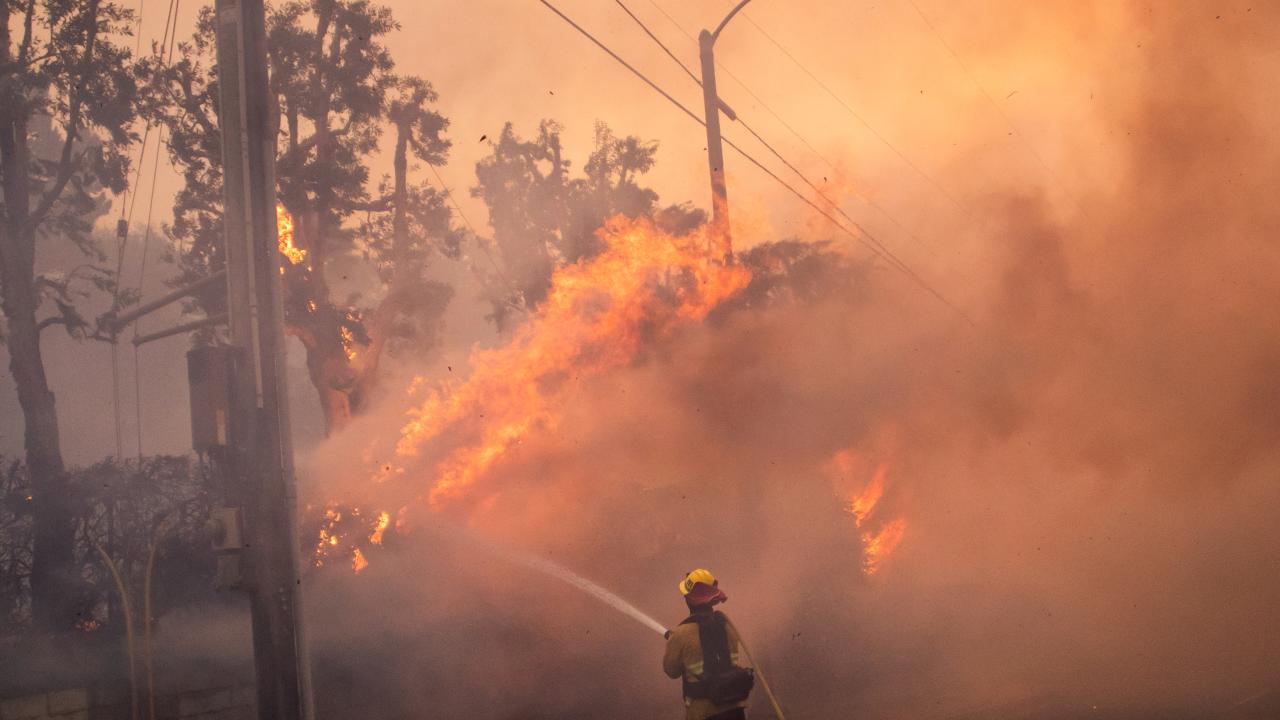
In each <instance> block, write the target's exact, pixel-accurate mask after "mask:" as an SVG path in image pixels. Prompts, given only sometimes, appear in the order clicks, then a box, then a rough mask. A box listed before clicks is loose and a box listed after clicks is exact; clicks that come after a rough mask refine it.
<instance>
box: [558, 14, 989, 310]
mask: <svg viewBox="0 0 1280 720" xmlns="http://www.w3.org/2000/svg"><path fill="white" fill-rule="evenodd" d="M538 1H539V2H541V3H542V4H543V5H545V6H546V7H547V9H549V10H551V12H553V13H555V14H556V15H557V16H559V17H560V19H561V20H564V21H565V22H566V23H568V24H569V26H570V27H572V28H573V29H575V30H577V31H578V32H579V33H581V34H582V35H583V36H584V37H586V38H587V39H588V40H590V41H591V42H592V43H594V44H595V45H596V47H599V48H600V49H601V50H603V51H604V52H605V53H607V54H608V55H609V57H611V58H613V59H614V60H616V61H617V62H618V63H619V64H620V65H622V66H623V67H625V68H627V69H628V70H630V71H631V73H632V74H634V75H635V76H636V77H638V78H640V79H641V80H643V81H644V82H645V84H647V85H648V86H649V87H651V88H653V90H654V91H655V92H657V93H658V94H660V95H662V96H663V97H664V98H666V99H667V101H668V102H670V103H671V104H673V105H675V106H676V107H677V108H679V109H680V110H681V111H682V112H684V114H685V115H688V116H689V117H690V118H692V119H693V120H694V122H696V123H698V124H699V125H703V126H705V125H706V123H705V121H703V119H702V118H700V117H698V116H697V115H696V114H695V113H694V112H693V111H692V110H690V109H689V108H688V107H685V105H683V104H682V103H681V102H680V101H679V100H676V99H675V98H674V97H672V96H671V94H670V93H668V92H667V91H665V90H663V89H662V88H661V87H659V86H658V85H657V83H655V82H653V81H652V80H650V79H649V78H648V77H647V76H646V75H645V74H644V73H642V72H640V71H639V70H637V69H636V68H635V67H633V66H632V65H631V64H630V63H628V62H627V61H626V60H623V59H622V58H621V57H620V56H619V55H618V54H617V53H615V52H614V51H613V50H611V49H609V47H608V46H606V45H605V44H604V43H602V42H600V41H599V40H597V39H596V37H595V36H594V35H592V34H591V33H589V32H587V31H586V30H585V29H584V28H583V27H582V26H581V25H578V24H577V23H576V22H574V21H573V20H572V19H570V18H569V17H568V16H567V15H565V14H564V13H562V12H560V10H559V9H557V8H556V7H555V6H554V5H552V4H551V3H550V2H548V1H547V0H538ZM723 140H724V143H725V144H726V145H728V146H729V147H731V148H733V149H734V150H735V151H737V153H738V154H739V155H741V156H742V157H743V158H745V159H746V160H747V161H748V162H750V163H751V164H752V165H755V166H756V167H757V168H759V169H760V171H761V172H763V173H765V174H766V175H768V176H769V177H770V178H772V179H773V180H774V181H775V182H777V183H778V184H779V185H781V186H782V187H783V188H785V189H786V190H788V191H789V192H791V194H793V195H795V196H796V197H797V198H799V199H800V201H801V202H803V203H804V204H806V205H808V206H809V207H811V208H813V210H814V211H816V212H817V213H818V214H819V215H821V216H823V217H824V218H826V219H827V220H828V221H829V222H830V223H831V224H832V225H835V226H836V227H837V228H839V229H840V230H841V231H842V232H844V233H845V234H847V235H848V236H849V237H851V238H853V239H854V240H856V241H858V242H859V243H862V245H863V246H864V247H866V248H867V249H868V250H870V251H871V252H872V254H874V255H876V256H877V257H879V258H881V259H883V260H886V261H888V262H890V264H891V265H893V266H894V267H895V269H899V270H900V271H902V272H903V273H904V274H906V275H907V276H908V277H909V278H911V279H912V280H913V281H914V282H915V283H916V284H917V285H918V286H920V288H921V289H923V290H924V291H925V292H927V293H929V294H930V295H933V296H934V298H936V299H937V300H938V301H939V302H941V303H942V304H943V305H946V306H947V307H948V308H950V309H951V310H952V311H954V312H955V313H956V314H957V315H959V316H960V317H961V318H963V319H964V320H965V322H968V323H969V324H973V321H972V320H970V319H969V316H968V315H966V314H965V313H964V311H962V310H961V309H960V308H958V307H956V305H954V304H953V303H952V302H951V301H950V300H947V299H946V298H945V297H944V296H943V295H942V294H941V293H939V292H938V291H937V290H935V289H934V288H933V287H932V286H930V285H929V284H928V283H927V282H925V280H924V279H923V278H921V277H920V276H919V275H918V274H916V273H915V272H914V271H912V270H911V269H910V268H909V267H906V266H905V264H903V266H902V267H898V264H901V261H900V260H897V259H896V258H893V260H894V261H896V263H895V262H893V261H890V259H889V257H887V256H886V255H885V254H883V253H882V252H881V251H880V250H879V249H878V248H877V247H876V245H879V244H880V242H879V240H876V239H875V237H874V236H873V235H872V234H871V233H869V232H868V231H867V230H866V228H863V227H862V226H861V225H857V224H856V223H855V225H854V227H856V228H857V229H858V231H859V232H860V233H861V234H859V233H855V232H854V231H852V230H850V229H849V228H847V227H845V225H844V224H843V223H841V222H840V221H839V220H837V219H835V217H833V216H832V215H831V214H830V213H828V212H827V211H826V210H824V209H822V207H820V206H819V205H817V204H816V203H814V202H813V201H812V200H810V199H809V198H807V197H805V196H804V194H803V193H801V192H800V191H799V190H797V189H795V188H794V187H793V186H792V185H791V184H790V183H788V182H787V181H785V180H783V179H782V178H781V177H779V176H778V175H777V173H775V172H773V171H772V170H770V169H769V168H768V167H766V166H765V165H764V164H763V163H761V162H760V161H759V160H757V159H755V157H753V156H752V155H751V154H750V153H748V152H747V151H746V150H743V149H742V148H741V147H740V146H738V144H737V143H735V142H733V141H732V140H730V139H729V138H723ZM869 239H870V240H869Z"/></svg>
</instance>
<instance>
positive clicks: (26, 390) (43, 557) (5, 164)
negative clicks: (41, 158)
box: [0, 112, 75, 632]
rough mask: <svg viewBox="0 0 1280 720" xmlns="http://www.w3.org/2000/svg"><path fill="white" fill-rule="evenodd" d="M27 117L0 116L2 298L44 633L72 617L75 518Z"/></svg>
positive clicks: (34, 595) (38, 619)
mask: <svg viewBox="0 0 1280 720" xmlns="http://www.w3.org/2000/svg"><path fill="white" fill-rule="evenodd" d="M28 163H29V155H28V147H27V133H26V121H25V119H24V118H20V117H14V116H13V115H12V114H11V112H5V113H4V114H3V115H0V173H2V176H3V177H2V183H3V192H4V207H5V217H4V226H3V235H4V236H3V237H2V238H0V301H2V302H3V309H4V314H5V317H6V318H7V319H8V323H9V339H8V351H9V370H10V372H12V373H13V381H14V384H15V385H16V386H17V389H18V404H19V405H20V406H21V407H22V415H23V421H24V426H23V430H24V433H25V448H26V460H27V473H28V476H29V478H30V483H31V494H32V501H33V511H34V524H35V545H34V548H33V551H32V552H33V555H32V563H31V607H32V613H33V616H34V617H33V619H34V620H35V623H36V626H37V627H38V628H40V629H42V630H44V631H47V632H58V631H62V630H67V629H69V628H71V626H72V625H73V623H74V622H75V597H74V592H73V590H74V587H75V578H74V576H73V573H72V564H73V560H74V541H75V520H74V516H73V513H72V512H71V510H72V507H71V505H72V503H71V497H70V488H69V485H68V482H67V476H66V472H65V469H64V467H63V464H62V448H61V442H60V440H59V436H58V413H57V409H56V407H55V405H54V398H53V393H52V392H50V390H49V382H48V379H47V378H46V377H45V372H44V359H43V358H42V357H41V355H40V329H39V327H38V326H37V323H36V305H37V304H38V299H37V294H36V285H35V240H36V238H35V230H34V228H31V227H28V226H27V225H28V223H27V221H28V213H29V211H30V193H29V188H28V186H27V182H28V175H27V168H28Z"/></svg>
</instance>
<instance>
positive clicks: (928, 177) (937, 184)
mask: <svg viewBox="0 0 1280 720" xmlns="http://www.w3.org/2000/svg"><path fill="white" fill-rule="evenodd" d="M742 17H743V18H745V19H746V21H747V22H749V23H751V26H752V27H754V28H755V29H756V31H757V32H759V33H760V34H761V35H763V36H764V37H765V39H767V40H768V41H769V42H771V43H773V44H774V46H775V47H777V48H778V49H779V50H780V51H782V54H783V55H786V56H787V59H788V60H790V61H791V62H792V63H794V64H795V66H796V67H798V68H800V70H801V71H802V72H804V74H805V75H808V76H809V79H810V80H813V81H814V82H815V83H817V85H818V87H820V88H822V90H823V91H824V92H826V93H827V95H830V96H831V99H833V100H835V101H836V102H837V103H839V104H840V107H842V108H844V109H845V111H846V112H848V113H849V115H850V116H852V117H853V119H854V120H857V121H858V122H859V123H861V124H862V126H863V127H865V128H866V129H867V130H868V131H869V132H870V133H871V134H872V135H874V136H875V138H876V139H877V140H879V141H880V142H881V143H882V144H883V145H884V146H885V147H887V148H889V150H891V151H892V152H893V154H894V155H897V156H898V159H900V160H902V162H903V163H905V164H906V165H907V167H909V168H911V169H912V170H913V171H914V172H915V173H916V174H917V175H919V176H920V177H921V178H923V179H924V180H925V181H926V182H928V183H929V184H930V185H932V186H933V188H934V189H935V190H937V191H938V192H939V193H941V194H942V195H943V196H944V197H946V198H947V199H948V200H950V201H951V202H952V204H954V205H955V206H956V207H957V208H959V209H960V210H961V211H962V212H964V214H965V215H967V216H969V217H970V218H972V217H973V212H972V211H971V210H969V208H968V207H966V206H965V204H964V203H962V202H960V200H959V199H957V198H956V197H955V196H954V195H952V194H951V193H950V192H949V191H948V190H947V189H946V188H945V187H943V186H942V183H940V182H938V181H937V180H936V179H935V178H934V177H933V176H932V175H930V174H928V173H926V172H925V171H924V170H922V169H921V168H920V166H919V165H916V164H915V163H914V162H912V160H911V158H909V157H907V155H906V154H905V153H903V152H902V151H901V150H899V149H898V148H897V146H895V145H894V144H893V143H891V142H889V139H888V138H886V137H885V136H884V135H881V134H880V131H879V130H876V129H875V127H873V126H872V125H871V123H869V122H867V119H866V118H864V117H862V115H861V114H860V113H858V111H857V110H854V109H853V108H852V107H851V106H850V105H849V103H847V102H845V101H844V100H843V99H841V98H840V96H839V95H837V94H836V93H835V91H834V90H832V89H831V88H830V87H828V86H827V84H826V83H824V82H822V80H820V79H819V78H818V76H817V75H814V74H813V72H811V71H810V70H809V68H807V67H805V66H804V64H803V63H801V62H800V61H799V60H797V59H796V57H795V56H794V55H792V54H791V51H790V50H787V48H786V47H785V46H783V44H782V43H780V42H778V41H777V40H776V39H774V37H773V36H772V35H770V34H769V32H768V31H767V30H765V29H764V28H762V27H760V25H759V24H758V23H757V22H756V21H755V20H752V19H751V16H750V15H747V14H746V13H745V12H744V13H742Z"/></svg>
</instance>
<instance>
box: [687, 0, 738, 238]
mask: <svg viewBox="0 0 1280 720" xmlns="http://www.w3.org/2000/svg"><path fill="white" fill-rule="evenodd" d="M749 2H751V0H742V2H740V3H738V4H737V5H736V6H734V8H733V9H732V10H730V11H729V14H728V15H726V16H725V18H724V20H721V21H720V25H719V26H717V27H716V29H715V31H714V32H712V31H710V30H703V31H702V32H700V33H698V50H699V53H698V54H699V55H700V56H701V58H702V104H703V111H704V119H705V122H706V126H707V164H708V165H709V166H710V169H711V232H712V235H713V237H714V238H715V239H716V240H718V241H719V243H718V244H719V247H718V248H716V250H717V251H718V253H719V255H720V258H721V259H722V260H723V261H724V262H725V263H729V262H732V261H733V238H732V236H731V235H730V232H729V190H728V186H727V185H726V184H725V180H724V143H723V142H722V140H721V138H720V109H721V107H722V105H723V103H722V102H721V101H720V96H719V95H717V94H716V56H715V45H716V39H718V38H719V37H720V31H721V30H724V26H725V25H727V24H729V21H730V20H732V19H733V16H734V15H737V14H738V11H739V10H741V9H742V8H743V6H745V5H746V4H747V3H749Z"/></svg>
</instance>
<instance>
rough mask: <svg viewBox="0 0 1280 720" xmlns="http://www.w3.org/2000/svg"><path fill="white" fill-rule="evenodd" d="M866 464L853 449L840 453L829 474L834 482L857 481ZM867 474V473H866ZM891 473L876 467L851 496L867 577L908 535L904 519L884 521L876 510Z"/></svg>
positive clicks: (850, 507) (849, 508) (850, 508)
mask: <svg viewBox="0 0 1280 720" xmlns="http://www.w3.org/2000/svg"><path fill="white" fill-rule="evenodd" d="M862 465H864V463H863V462H862V461H861V458H860V457H859V455H858V454H857V453H856V452H854V451H853V450H841V451H840V452H838V453H836V454H835V455H834V456H833V457H832V458H831V462H830V463H829V464H828V467H827V471H828V473H829V474H830V475H831V477H832V480H833V481H834V482H837V483H841V484H845V483H849V482H850V481H852V480H853V479H854V478H857V477H858V475H859V470H860V468H861V466H862ZM864 474H865V473H864ZM888 474H889V466H888V465H887V464H885V463H880V464H878V465H877V466H876V468H875V470H874V471H873V472H872V474H871V479H870V480H868V481H867V482H866V483H865V484H864V485H862V487H861V489H860V490H858V491H856V492H854V493H852V496H851V497H850V499H849V501H848V506H847V508H848V511H849V513H850V514H852V515H853V521H854V524H855V525H856V526H857V528H858V533H859V535H860V537H861V539H862V553H863V559H862V570H863V572H864V573H866V574H867V575H874V574H876V572H877V571H879V570H880V567H881V564H882V563H883V562H884V560H885V558H887V557H888V556H889V555H890V553H892V552H893V551H894V549H896V548H897V547H898V543H900V542H902V537H903V535H905V534H906V530H907V523H906V520H904V519H902V518H895V519H892V520H883V519H882V518H881V514H882V513H881V514H878V513H877V512H876V510H877V509H878V507H879V505H880V501H881V499H883V498H884V492H885V480H886V477H887V476H888Z"/></svg>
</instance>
